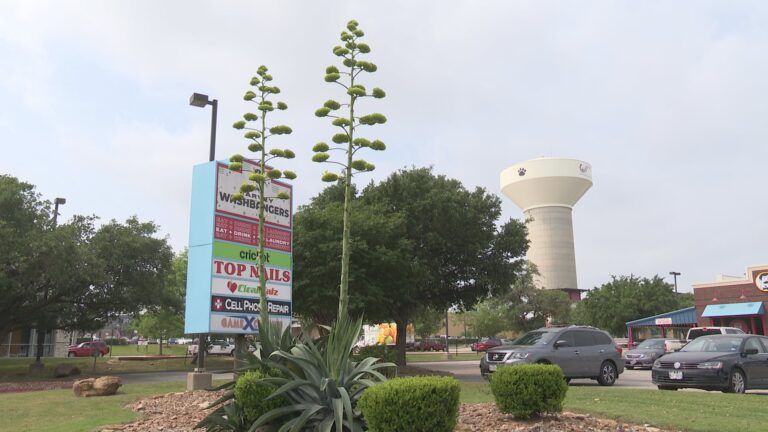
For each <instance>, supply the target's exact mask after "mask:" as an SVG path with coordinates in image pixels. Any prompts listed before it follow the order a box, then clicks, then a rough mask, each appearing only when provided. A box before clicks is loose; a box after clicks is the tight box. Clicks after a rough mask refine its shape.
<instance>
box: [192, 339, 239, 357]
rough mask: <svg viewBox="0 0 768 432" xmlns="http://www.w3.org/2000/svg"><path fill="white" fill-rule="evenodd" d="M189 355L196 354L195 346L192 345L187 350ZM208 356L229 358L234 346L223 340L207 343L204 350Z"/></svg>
mask: <svg viewBox="0 0 768 432" xmlns="http://www.w3.org/2000/svg"><path fill="white" fill-rule="evenodd" d="M187 352H188V353H189V354H195V353H197V344H192V345H190V346H189V347H188V348H187ZM206 352H207V353H208V355H228V356H231V355H233V354H234V352H235V344H234V343H230V342H229V341H225V340H215V341H210V342H209V343H208V349H207V350H206Z"/></svg>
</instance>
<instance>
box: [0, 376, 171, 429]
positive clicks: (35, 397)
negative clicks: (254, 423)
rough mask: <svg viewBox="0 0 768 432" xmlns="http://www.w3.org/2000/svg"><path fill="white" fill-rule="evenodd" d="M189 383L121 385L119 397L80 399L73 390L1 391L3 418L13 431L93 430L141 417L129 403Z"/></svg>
mask: <svg viewBox="0 0 768 432" xmlns="http://www.w3.org/2000/svg"><path fill="white" fill-rule="evenodd" d="M184 388H185V384H184V383H181V382H174V383H153V384H137V385H130V386H123V387H120V390H119V391H118V393H117V394H116V395H115V396H109V397H92V398H79V397H75V395H74V394H72V390H49V391H36V392H27V393H13V394H0V418H2V419H3V426H2V429H3V430H9V431H40V432H43V431H89V430H93V429H95V428H96V427H98V426H103V425H109V424H116V423H127V422H130V421H133V420H135V419H137V418H138V417H139V414H138V413H135V412H133V411H131V410H129V409H125V408H123V407H124V406H125V405H127V404H128V403H130V402H132V401H135V400H137V399H141V398H143V397H145V396H148V395H154V394H163V393H169V392H176V391H183V390H184Z"/></svg>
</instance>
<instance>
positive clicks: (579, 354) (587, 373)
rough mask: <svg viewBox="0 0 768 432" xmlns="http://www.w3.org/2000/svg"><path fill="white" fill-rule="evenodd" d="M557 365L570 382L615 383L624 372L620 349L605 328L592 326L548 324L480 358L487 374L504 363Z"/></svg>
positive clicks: (484, 373)
mask: <svg viewBox="0 0 768 432" xmlns="http://www.w3.org/2000/svg"><path fill="white" fill-rule="evenodd" d="M529 363H544V364H556V365H558V366H560V368H561V369H562V370H563V374H564V375H565V378H566V380H567V381H570V380H571V379H572V378H591V379H595V380H597V382H599V383H600V385H604V386H610V385H613V384H614V383H615V382H616V380H617V379H618V378H619V374H621V373H622V372H624V361H623V360H622V359H621V348H619V347H617V346H616V344H615V343H614V342H613V339H611V336H610V335H608V333H606V332H605V331H603V330H600V329H598V328H595V327H589V326H569V327H546V328H540V329H538V330H533V331H530V332H528V333H526V334H525V335H523V336H522V337H520V338H519V339H517V340H515V341H513V342H512V344H511V345H505V346H500V347H497V348H492V349H490V350H488V352H487V353H486V354H485V356H483V357H482V358H481V359H480V373H481V374H482V375H483V376H487V375H488V374H490V373H493V372H494V371H495V370H496V368H498V367H499V366H504V365H519V364H529Z"/></svg>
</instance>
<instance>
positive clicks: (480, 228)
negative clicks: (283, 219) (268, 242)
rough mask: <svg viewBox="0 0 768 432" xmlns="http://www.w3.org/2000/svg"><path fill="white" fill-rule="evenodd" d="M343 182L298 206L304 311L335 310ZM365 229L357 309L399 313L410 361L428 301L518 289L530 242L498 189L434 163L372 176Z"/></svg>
mask: <svg viewBox="0 0 768 432" xmlns="http://www.w3.org/2000/svg"><path fill="white" fill-rule="evenodd" d="M341 187H343V185H341V186H339V185H334V186H332V187H331V188H329V189H327V190H326V191H324V192H323V193H321V194H320V195H319V196H318V197H317V198H315V199H314V200H313V201H312V203H311V204H310V205H308V206H305V207H303V208H301V209H300V211H299V212H297V214H296V220H295V222H296V224H295V230H296V231H295V232H296V239H297V240H296V245H295V246H296V247H295V258H296V259H295V270H296V280H295V295H296V299H297V300H296V304H295V306H296V311H297V313H299V314H309V315H313V314H318V313H322V312H321V311H322V310H326V311H327V310H329V309H330V308H331V307H332V305H331V301H332V300H336V301H338V298H336V296H335V295H333V294H332V293H331V292H330V287H331V286H332V285H331V284H332V283H333V282H332V279H331V276H329V275H330V272H331V271H335V270H336V269H338V267H337V266H338V263H337V262H335V258H336V257H338V254H339V253H340V251H339V250H338V246H337V245H338V243H337V242H338V233H337V232H335V231H334V230H333V229H332V225H330V223H331V222H332V221H333V220H334V219H333V218H334V217H337V216H338V214H339V212H340V211H341V205H340V200H341V198H340V194H339V193H338V189H339V188H341ZM351 205H352V206H353V209H354V211H353V212H352V215H353V221H354V223H355V227H356V229H355V232H354V233H353V235H352V236H351V241H350V247H351V248H352V251H353V252H354V253H355V266H354V267H353V268H352V269H351V270H352V271H351V272H350V287H353V288H354V290H351V291H350V295H349V310H350V313H352V314H364V316H365V318H366V321H369V322H384V321H394V322H395V323H397V331H398V335H397V347H398V363H399V364H401V365H402V364H405V337H406V336H405V332H406V326H407V324H408V323H409V322H411V321H412V320H414V318H415V317H417V316H418V315H419V314H420V313H422V311H423V310H424V309H425V308H431V309H433V310H439V311H445V310H447V309H449V308H451V307H454V306H456V307H458V308H460V309H465V310H466V309H471V308H472V307H473V306H474V304H475V303H476V302H477V301H479V300H482V299H483V298H486V297H487V296H488V295H499V294H501V293H503V292H505V291H506V290H508V289H509V286H510V284H512V283H513V282H514V281H515V277H516V274H517V272H518V271H519V270H520V269H521V268H522V264H523V260H522V256H523V255H524V254H525V251H526V250H527V244H528V243H527V240H526V238H525V226H524V225H523V224H522V223H520V222H519V221H515V220H511V221H509V222H507V223H505V224H503V225H501V227H499V228H497V227H496V221H497V219H498V218H499V215H500V213H501V208H500V207H501V205H500V200H499V199H498V197H495V196H493V195H489V194H488V193H487V192H485V190H483V189H481V188H478V189H476V190H475V191H468V190H466V189H465V188H464V187H463V186H462V185H461V183H460V182H458V181H456V180H451V179H447V178H445V177H444V176H435V175H434V174H432V172H431V170H430V169H413V170H409V171H405V170H404V171H400V172H397V173H395V174H393V175H391V176H390V177H389V178H388V179H387V180H386V181H384V182H382V183H381V184H379V185H374V184H371V185H369V186H368V187H366V189H365V190H364V191H363V193H362V194H361V195H360V196H359V197H356V198H354V199H353V200H352V203H351Z"/></svg>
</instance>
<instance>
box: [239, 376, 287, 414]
mask: <svg viewBox="0 0 768 432" xmlns="http://www.w3.org/2000/svg"><path fill="white" fill-rule="evenodd" d="M267 376H280V371H278V370H277V369H274V370H271V371H270V372H269V375H266V374H264V373H263V372H262V371H260V370H258V369H257V370H252V371H249V372H246V373H244V374H242V375H240V378H238V379H237V384H235V402H236V403H237V405H239V407H240V408H241V411H242V413H243V414H242V415H243V418H244V419H245V422H246V424H251V423H253V422H255V421H256V419H258V418H259V417H261V415H262V414H264V413H265V412H267V411H270V410H272V409H275V408H280V407H283V406H286V405H288V400H287V399H285V398H284V397H282V396H277V397H274V398H272V399H267V397H268V396H269V395H271V394H272V393H273V392H274V391H275V388H274V387H273V386H271V385H269V384H267V383H265V382H262V381H261V379H262V378H266V377H267Z"/></svg>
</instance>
